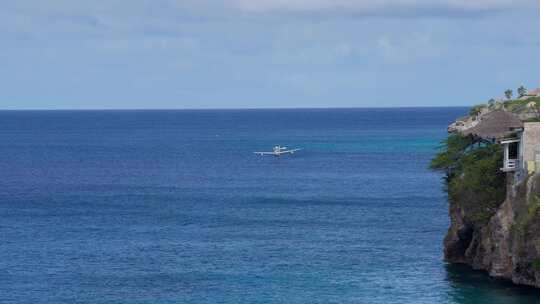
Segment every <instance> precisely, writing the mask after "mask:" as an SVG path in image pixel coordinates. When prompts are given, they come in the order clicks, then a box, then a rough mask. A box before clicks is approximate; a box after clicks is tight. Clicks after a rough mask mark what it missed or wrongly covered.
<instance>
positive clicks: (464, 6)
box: [222, 0, 538, 12]
mask: <svg viewBox="0 0 540 304" xmlns="http://www.w3.org/2000/svg"><path fill="white" fill-rule="evenodd" d="M222 3H223V4H226V5H228V6H230V7H234V8H237V9H242V10H248V11H273V10H278V11H318V10H341V9H345V10H349V9H351V10H356V11H368V12H369V11H377V10H392V9H421V10H424V9H451V10H497V9H509V8H515V7H520V6H526V7H530V6H538V1H534V0H439V1H436V0H435V1H434V0H225V1H222Z"/></svg>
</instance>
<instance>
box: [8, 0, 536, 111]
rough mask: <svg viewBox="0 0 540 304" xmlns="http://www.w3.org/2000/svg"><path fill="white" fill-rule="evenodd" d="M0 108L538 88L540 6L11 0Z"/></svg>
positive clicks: (459, 1)
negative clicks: (521, 87)
mask: <svg viewBox="0 0 540 304" xmlns="http://www.w3.org/2000/svg"><path fill="white" fill-rule="evenodd" d="M1 6H2V8H1V10H0V84H1V85H0V109H110V108H115V109H120V108H126V109H129V108H137V109H142V108H244V107H248V108H261V107H264V108H266V107H389V106H457V105H471V104H474V103H479V102H485V101H487V100H488V99H489V98H491V97H499V96H502V95H503V92H504V90H505V89H507V88H512V89H514V91H515V89H516V88H517V87H518V86H520V85H525V86H526V87H529V88H534V87H539V86H540V74H539V73H538V71H539V70H540V60H539V57H538V54H539V53H540V26H538V15H539V13H540V2H539V1H527V0H517V1H516V0H514V1H510V0H468V1H467V0H441V1H432V0H377V1H375V0H372V1H369V0H309V1H308V0H197V1H195V0H129V1H128V0H124V1H121V0H110V1H104V0H98V1H71V0H57V1H47V0H45V1H43V0H17V1H4V2H3V3H2V5H1Z"/></svg>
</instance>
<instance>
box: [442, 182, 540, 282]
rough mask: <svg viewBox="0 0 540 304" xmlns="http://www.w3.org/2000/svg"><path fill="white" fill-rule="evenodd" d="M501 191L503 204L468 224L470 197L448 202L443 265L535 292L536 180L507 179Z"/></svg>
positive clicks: (538, 256)
mask: <svg viewBox="0 0 540 304" xmlns="http://www.w3.org/2000/svg"><path fill="white" fill-rule="evenodd" d="M506 188H507V191H506V200H504V202H502V203H501V204H499V205H498V206H495V207H494V210H493V211H492V212H490V213H489V214H490V216H489V218H488V219H486V220H484V221H471V220H470V218H471V216H470V214H469V213H470V212H471V211H470V210H469V209H470V208H469V207H468V206H469V205H470V202H469V201H468V199H469V197H470V196H467V195H465V196H453V197H452V198H451V199H450V218H451V226H450V228H449V230H448V233H447V235H446V237H445V240H444V247H445V249H444V255H445V259H446V260H447V261H448V262H451V263H464V264H469V265H471V266H472V267H473V268H475V269H479V270H485V271H487V272H488V273H489V274H490V275H491V276H493V277H500V278H506V279H510V280H512V281H513V282H514V283H516V284H524V285H531V286H535V287H540V199H539V197H540V176H538V175H536V176H529V177H527V178H525V179H523V180H522V181H520V182H516V181H515V178H514V176H513V174H511V173H509V174H508V175H507V177H506Z"/></svg>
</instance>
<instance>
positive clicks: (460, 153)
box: [430, 134, 506, 226]
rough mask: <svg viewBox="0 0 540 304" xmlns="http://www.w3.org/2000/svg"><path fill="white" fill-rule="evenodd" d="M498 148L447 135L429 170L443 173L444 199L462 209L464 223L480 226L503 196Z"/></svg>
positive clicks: (501, 156) (502, 176) (497, 146)
mask: <svg viewBox="0 0 540 304" xmlns="http://www.w3.org/2000/svg"><path fill="white" fill-rule="evenodd" d="M502 159H503V153H502V148H501V146H500V145H497V144H491V143H487V142H479V141H475V140H474V139H473V138H472V137H463V136H461V135H458V134H453V135H450V136H448V138H447V139H446V140H445V141H444V142H443V145H442V146H441V149H440V151H439V153H438V154H437V155H436V156H435V158H434V159H433V160H432V161H431V165H430V167H431V168H432V169H434V170H440V171H443V172H445V173H446V178H445V182H446V186H447V192H448V197H449V199H450V201H451V202H452V203H458V204H459V206H460V207H461V208H462V209H464V210H463V211H464V214H466V218H465V220H466V221H467V222H468V223H470V224H471V225H473V226H479V225H480V226H481V225H484V224H485V223H486V222H487V221H488V220H489V218H490V217H491V216H492V215H493V214H494V213H495V212H496V210H497V208H498V207H499V206H500V204H501V203H502V202H503V201H504V199H505V197H506V186H505V174H504V173H503V172H501V170H500V166H501V164H502Z"/></svg>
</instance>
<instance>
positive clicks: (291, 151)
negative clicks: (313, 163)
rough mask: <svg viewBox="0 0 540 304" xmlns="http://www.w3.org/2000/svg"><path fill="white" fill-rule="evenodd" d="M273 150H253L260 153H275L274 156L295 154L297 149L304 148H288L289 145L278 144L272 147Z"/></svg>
mask: <svg viewBox="0 0 540 304" xmlns="http://www.w3.org/2000/svg"><path fill="white" fill-rule="evenodd" d="M272 150H273V151H272V152H253V153H255V154H258V155H273V156H281V155H284V154H294V153H295V152H296V151H300V150H302V149H288V148H287V147H282V146H280V145H277V146H275V147H274V149H272Z"/></svg>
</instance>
